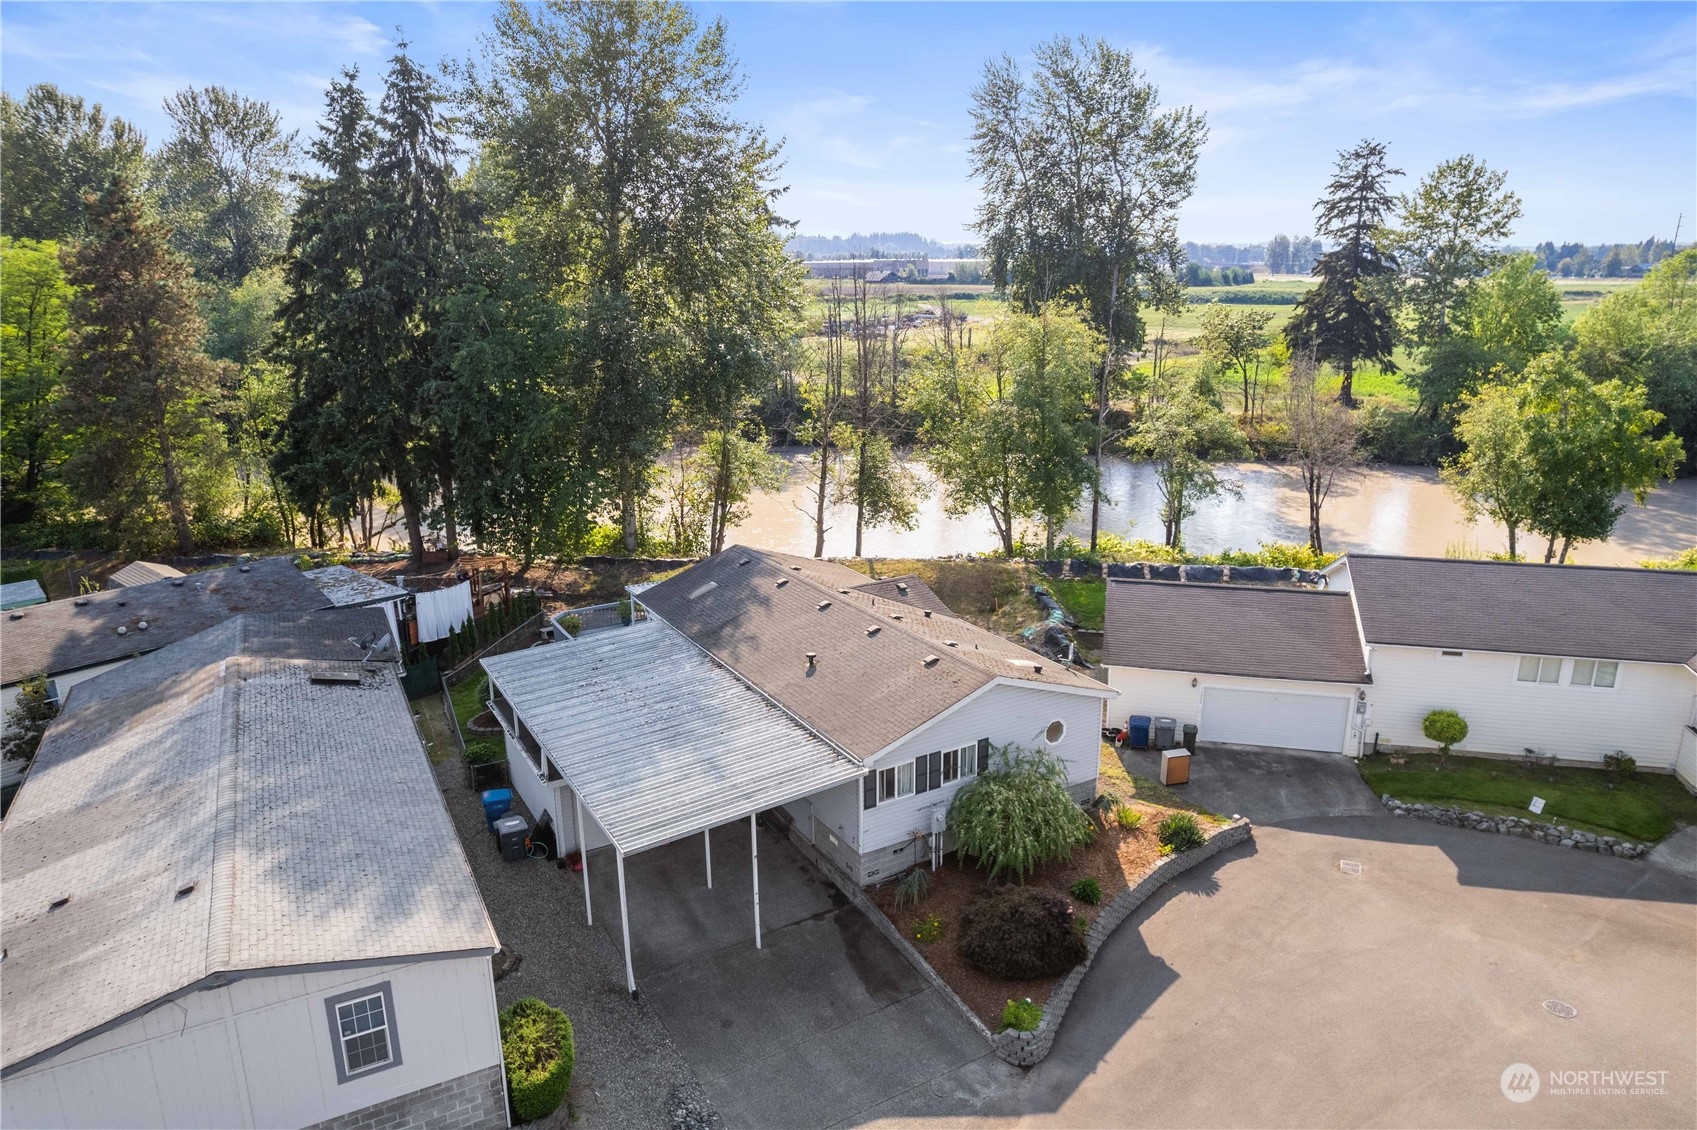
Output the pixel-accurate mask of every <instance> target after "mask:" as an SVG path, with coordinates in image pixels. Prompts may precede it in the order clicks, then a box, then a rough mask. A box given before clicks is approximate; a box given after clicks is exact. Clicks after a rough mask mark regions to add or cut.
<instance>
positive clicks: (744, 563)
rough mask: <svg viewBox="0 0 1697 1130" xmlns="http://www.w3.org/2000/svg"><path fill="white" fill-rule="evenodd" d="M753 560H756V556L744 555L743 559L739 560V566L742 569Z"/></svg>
mask: <svg viewBox="0 0 1697 1130" xmlns="http://www.w3.org/2000/svg"><path fill="white" fill-rule="evenodd" d="M753 560H754V558H752V557H744V558H743V559H742V560H740V561H738V562H737V568H738V569H740V568H742V567H743V566H744V565H747V564H748V563H749V562H750V561H753Z"/></svg>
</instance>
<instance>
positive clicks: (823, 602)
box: [819, 600, 831, 612]
mask: <svg viewBox="0 0 1697 1130" xmlns="http://www.w3.org/2000/svg"><path fill="white" fill-rule="evenodd" d="M829 607H831V602H830V601H828V600H821V601H820V602H819V611H821V612H823V611H825V609H827V608H829Z"/></svg>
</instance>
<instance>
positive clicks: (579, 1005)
mask: <svg viewBox="0 0 1697 1130" xmlns="http://www.w3.org/2000/svg"><path fill="white" fill-rule="evenodd" d="M436 775H437V780H438V781H439V782H440V783H441V785H442V793H443V797H444V798H445V799H446V801H447V803H448V811H449V813H450V814H451V815H452V816H453V819H454V825H455V827H456V828H458V830H459V833H460V840H461V842H462V843H464V844H465V846H466V855H467V856H468V857H469V858H470V860H471V869H472V872H473V873H474V874H475V875H476V876H477V886H478V889H479V890H480V891H481V892H482V893H483V902H484V904H485V905H486V906H487V907H488V908H489V915H490V917H491V918H492V919H494V922H495V931H496V933H497V934H499V935H500V938H501V944H502V946H503V947H504V948H505V949H507V950H509V951H512V952H513V953H515V954H518V955H520V956H521V957H522V958H523V961H522V963H521V964H520V965H519V967H518V969H517V970H516V971H515V972H513V973H511V974H509V975H508V976H506V977H504V978H502V979H501V980H500V981H497V982H496V983H495V996H496V999H497V1000H498V1001H499V1002H500V1004H501V1007H503V1008H505V1007H506V1006H507V1005H509V1004H512V1003H513V1002H514V1001H516V1000H519V999H520V998H523V997H541V998H542V999H543V1000H545V1001H547V1002H548V1003H549V1004H552V1005H555V1006H556V1007H558V1008H561V1009H564V1010H565V1012H566V1015H567V1016H569V1017H571V1021H572V1029H573V1031H574V1033H575V1035H576V1040H577V1067H576V1069H575V1071H574V1073H573V1079H572V1091H571V1099H570V1105H571V1108H572V1114H573V1115H575V1120H574V1121H571V1122H569V1123H568V1122H567V1120H566V1117H565V1108H561V1110H560V1111H559V1112H558V1113H556V1114H554V1115H552V1116H550V1117H548V1118H546V1119H543V1120H542V1121H541V1122H539V1123H537V1125H538V1126H547V1127H555V1126H558V1127H564V1126H567V1125H571V1126H575V1127H592V1128H601V1127H607V1128H609V1130H625V1128H633V1130H634V1128H638V1127H643V1128H650V1127H659V1128H664V1127H675V1126H687V1127H690V1128H692V1130H693V1128H696V1127H709V1126H716V1125H717V1124H718V1120H717V1116H716V1115H715V1114H714V1113H713V1111H712V1105H711V1103H710V1102H709V1101H708V1099H707V1097H706V1094H705V1092H704V1091H703V1090H702V1088H701V1083H700V1081H699V1080H698V1079H697V1078H696V1076H695V1072H694V1071H692V1070H691V1069H690V1067H689V1064H687V1063H686V1062H684V1058H683V1056H682V1055H681V1054H680V1053H679V1051H678V1048H677V1046H676V1045H675V1044H674V1043H673V1042H672V1039H671V1037H670V1036H668V1035H667V1034H666V1029H665V1027H664V1026H663V1025H662V1024H661V1023H660V1019H659V1017H657V1016H656V1015H655V1014H654V1011H653V1010H652V1009H650V1008H649V1007H648V1006H647V1005H646V1004H644V1003H642V1002H640V1001H633V1000H631V999H630V995H629V994H628V993H626V992H625V987H624V985H625V972H624V962H623V960H622V959H621V958H620V957H619V953H618V951H617V950H616V949H615V948H614V947H613V943H612V941H611V940H610V939H608V938H607V936H606V935H605V934H603V933H602V932H601V931H600V930H599V929H596V928H594V927H591V926H586V925H584V921H583V893H582V891H581V890H580V888H579V887H578V885H577V884H576V883H575V882H574V881H573V880H574V878H575V876H574V875H573V874H572V872H569V871H561V870H560V869H559V868H557V867H556V866H555V865H554V863H553V862H551V861H550V862H542V861H539V860H529V859H527V860H522V861H519V862H514V863H505V862H503V861H502V860H501V859H500V857H499V856H497V855H496V854H495V848H494V844H493V842H492V841H491V839H490V837H489V833H488V830H487V828H486V827H485V825H484V821H483V810H482V808H481V807H480V806H479V804H478V800H477V797H476V796H475V795H474V794H473V793H472V791H471V790H470V789H469V788H467V787H466V782H465V767H464V766H463V765H461V764H460V763H459V762H458V761H457V760H454V761H449V762H446V763H444V764H442V765H440V766H438V767H437V772H436ZM680 1111H684V1112H687V1113H686V1115H684V1116H680V1113H679V1112H680Z"/></svg>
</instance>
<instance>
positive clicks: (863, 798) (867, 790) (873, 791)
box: [860, 769, 878, 808]
mask: <svg viewBox="0 0 1697 1130" xmlns="http://www.w3.org/2000/svg"><path fill="white" fill-rule="evenodd" d="M860 807H861V808H877V807H878V770H876V769H873V770H871V771H869V772H868V773H867V774H866V779H865V782H864V783H863V784H862V785H861V789H860Z"/></svg>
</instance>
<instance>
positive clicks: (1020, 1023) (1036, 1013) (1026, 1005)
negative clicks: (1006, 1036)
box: [1002, 997, 1043, 1032]
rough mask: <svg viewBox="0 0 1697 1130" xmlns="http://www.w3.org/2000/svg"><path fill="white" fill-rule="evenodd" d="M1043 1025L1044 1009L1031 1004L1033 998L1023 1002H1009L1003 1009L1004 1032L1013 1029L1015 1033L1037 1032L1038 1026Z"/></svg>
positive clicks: (1027, 998)
mask: <svg viewBox="0 0 1697 1130" xmlns="http://www.w3.org/2000/svg"><path fill="white" fill-rule="evenodd" d="M1041 1023H1043V1008H1042V1006H1041V1005H1035V1004H1032V1003H1031V998H1030V997H1026V998H1025V999H1024V1000H1022V1001H1009V1002H1008V1003H1007V1005H1006V1006H1005V1007H1004V1008H1003V1009H1002V1030H1003V1031H1004V1032H1005V1031H1007V1030H1008V1029H1010V1028H1011V1029H1013V1030H1014V1031H1015V1032H1035V1031H1036V1030H1037V1026H1038V1025H1039V1024H1041Z"/></svg>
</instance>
